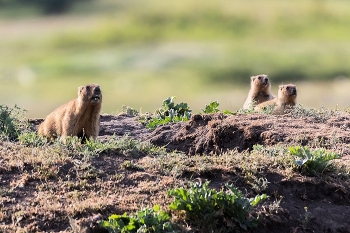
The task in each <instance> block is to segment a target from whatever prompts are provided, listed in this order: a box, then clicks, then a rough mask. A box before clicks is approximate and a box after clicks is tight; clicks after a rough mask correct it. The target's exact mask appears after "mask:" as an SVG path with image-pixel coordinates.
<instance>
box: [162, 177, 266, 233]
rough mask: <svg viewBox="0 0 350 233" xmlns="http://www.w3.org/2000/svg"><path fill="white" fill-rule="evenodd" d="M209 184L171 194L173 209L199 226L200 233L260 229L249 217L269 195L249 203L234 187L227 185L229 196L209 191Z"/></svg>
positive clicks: (174, 191)
mask: <svg viewBox="0 0 350 233" xmlns="http://www.w3.org/2000/svg"><path fill="white" fill-rule="evenodd" d="M208 185H209V182H206V183H204V184H203V185H202V184H200V183H193V184H191V186H190V189H189V190H186V189H184V188H177V189H173V190H169V191H168V195H170V196H173V197H174V198H175V200H174V202H172V203H171V204H170V207H169V208H170V209H171V210H175V211H185V213H186V218H187V220H190V221H193V223H195V224H196V225H198V226H200V228H201V229H200V232H215V231H218V230H219V229H220V230H223V231H230V232H232V231H235V230H236V231H238V230H239V229H242V230H248V228H253V227H256V226H257V223H258V222H257V221H258V220H257V219H256V218H254V217H252V216H251V215H250V213H251V211H252V210H253V208H254V207H255V206H256V205H257V204H259V203H260V202H261V201H263V200H265V199H267V198H268V197H267V195H266V194H263V195H257V196H256V197H255V198H252V199H247V198H245V197H243V195H242V193H241V192H240V191H239V190H238V189H237V188H236V187H234V186H233V185H227V184H226V188H227V190H228V191H227V192H224V191H220V192H217V191H216V190H215V189H209V188H208Z"/></svg>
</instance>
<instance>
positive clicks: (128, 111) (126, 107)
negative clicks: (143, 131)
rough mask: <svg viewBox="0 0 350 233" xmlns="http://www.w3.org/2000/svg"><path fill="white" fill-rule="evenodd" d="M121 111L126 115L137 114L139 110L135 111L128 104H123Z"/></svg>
mask: <svg viewBox="0 0 350 233" xmlns="http://www.w3.org/2000/svg"><path fill="white" fill-rule="evenodd" d="M122 111H123V112H124V113H126V115H128V116H138V115H139V111H137V110H135V109H133V108H131V107H129V106H126V105H123V108H122Z"/></svg>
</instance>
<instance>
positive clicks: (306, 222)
mask: <svg viewBox="0 0 350 233" xmlns="http://www.w3.org/2000/svg"><path fill="white" fill-rule="evenodd" d="M304 210H305V213H304V215H303V217H301V224H302V227H303V229H304V230H306V229H307V226H308V225H309V223H310V220H311V218H312V214H311V213H310V212H308V209H307V206H305V207H304Z"/></svg>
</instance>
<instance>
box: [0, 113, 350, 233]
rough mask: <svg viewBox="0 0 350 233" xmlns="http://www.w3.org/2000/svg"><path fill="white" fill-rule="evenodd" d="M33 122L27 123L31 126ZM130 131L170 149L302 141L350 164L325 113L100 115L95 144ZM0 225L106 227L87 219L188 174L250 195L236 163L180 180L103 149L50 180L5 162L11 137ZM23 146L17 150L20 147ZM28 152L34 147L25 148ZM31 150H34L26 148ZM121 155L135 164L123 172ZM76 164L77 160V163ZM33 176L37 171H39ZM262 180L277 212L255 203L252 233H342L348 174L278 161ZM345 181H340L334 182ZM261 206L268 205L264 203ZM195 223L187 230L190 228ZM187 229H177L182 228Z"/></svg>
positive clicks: (343, 131)
mask: <svg viewBox="0 0 350 233" xmlns="http://www.w3.org/2000/svg"><path fill="white" fill-rule="evenodd" d="M40 122H41V120H40V119H39V120H32V121H31V123H32V126H33V130H34V129H35V128H36V126H37V125H38V123H40ZM125 135H129V136H130V137H131V138H134V139H137V140H140V141H149V142H151V143H152V144H154V145H157V146H164V147H165V148H166V149H167V150H168V151H175V150H176V151H179V152H183V153H185V154H186V155H187V156H189V157H191V156H194V155H211V156H221V154H222V153H224V152H226V151H230V150H238V151H239V152H245V151H247V150H248V151H249V150H251V149H252V147H253V145H255V144H261V145H265V146H273V145H277V144H281V145H282V144H285V145H309V146H311V147H325V148H327V149H330V150H332V151H337V152H339V153H342V155H343V157H342V159H341V161H340V163H341V164H345V165H349V163H350V148H349V145H348V143H349V141H350V115H349V114H346V113H342V114H340V115H337V116H331V117H329V118H327V119H321V120H320V119H315V118H307V117H301V118H296V117H293V116H290V115H288V114H287V115H284V116H272V115H264V114H237V115H224V114H220V113H218V114H213V115H194V116H192V118H191V120H190V121H188V122H182V123H171V124H167V125H163V126H159V127H158V128H156V129H155V130H154V131H151V130H149V129H147V128H146V127H145V126H144V125H143V124H141V123H140V122H139V121H138V118H137V117H132V116H127V115H125V114H121V115H118V116H112V115H103V116H102V117H101V130H100V135H99V140H101V141H107V140H108V139H109V138H110V137H111V136H114V137H123V136H125ZM1 145H2V148H3V149H2V151H1V152H0V155H1V157H0V209H1V212H0V220H1V221H0V231H2V232H23V231H24V232H104V231H103V230H101V229H99V228H98V227H96V226H95V225H94V222H95V221H96V219H98V218H102V219H106V218H107V217H108V216H109V215H110V214H113V213H117V214H123V213H124V212H128V213H133V212H135V211H137V210H139V209H140V208H141V207H145V206H153V205H154V204H161V206H162V208H163V209H167V206H168V204H169V203H170V202H171V201H172V199H171V198H170V197H168V196H167V195H166V191H167V190H168V189H170V188H173V187H178V186H181V184H182V182H183V183H185V182H187V181H191V180H194V179H199V180H211V183H210V186H212V187H213V188H218V189H220V187H223V184H225V183H234V184H235V185H236V186H237V187H238V188H239V189H240V190H242V191H243V192H244V193H246V194H247V196H250V197H251V196H254V195H256V192H254V191H253V190H252V189H251V188H250V187H249V186H248V185H247V183H246V182H245V179H244V175H243V174H242V173H241V172H240V171H241V170H242V168H240V167H239V166H237V167H235V168H234V169H220V168H217V169H213V170H210V171H209V172H203V173H196V172H185V173H183V174H182V175H181V176H180V177H174V176H172V175H167V174H164V173H162V172H158V171H156V170H152V169H147V168H143V167H142V166H141V165H142V163H143V162H144V161H145V160H146V159H147V158H148V156H147V155H126V154H123V153H121V152H119V151H106V152H102V153H101V154H100V155H99V156H97V157H94V158H93V159H91V160H89V161H88V163H86V164H84V162H81V161H80V159H79V158H73V159H66V160H64V161H61V162H60V163H59V164H56V165H58V166H55V167H53V166H52V167H50V166H48V168H49V169H56V170H55V171H54V174H55V175H54V176H52V177H50V176H45V177H46V178H43V179H38V178H37V177H41V176H43V174H42V173H43V172H44V171H43V169H42V166H41V167H40V166H39V167H40V169H41V170H40V169H38V168H37V166H38V165H37V164H36V165H35V166H34V165H33V164H30V163H28V164H22V165H19V164H17V165H16V164H13V163H12V164H10V162H9V159H8V157H7V156H8V155H11V156H18V153H19V151H22V150H25V149H26V148H24V149H23V146H21V145H18V143H9V142H1ZM19 147H21V149H20V150H19V149H18V148H19ZM31 150H35V149H31ZM31 153H34V152H31ZM125 161H128V162H131V163H132V164H134V165H136V166H132V167H128V168H126V167H125V166H123V164H125ZM77 164H78V165H79V166H78V165H77ZM40 172H41V174H40V175H41V176H39V175H38V174H37V173H40ZM261 172H262V173H264V175H265V177H266V179H267V180H268V181H269V182H270V183H269V184H268V187H267V189H266V190H264V191H263V193H266V194H267V195H269V196H270V202H271V203H272V201H273V200H278V199H280V198H281V197H283V198H282V200H281V202H280V206H279V207H278V208H277V209H276V211H275V212H273V213H272V212H271V211H268V210H264V209H260V211H261V212H263V213H265V214H263V215H261V220H260V227H259V228H258V229H255V230H253V231H252V232H272V233H277V232H334V233H335V232H339V233H346V232H350V182H349V174H342V175H343V176H340V175H339V174H338V176H337V178H336V179H335V178H333V177H332V176H331V175H330V178H329V179H327V177H325V176H322V177H308V176H304V175H302V174H300V173H298V172H293V173H292V175H289V176H286V174H285V173H284V172H283V171H281V170H279V169H278V168H276V167H271V169H265V170H263V171H261ZM341 177H343V178H341ZM264 208H267V207H264ZM193 229H195V227H194V228H193ZM184 232H185V231H184Z"/></svg>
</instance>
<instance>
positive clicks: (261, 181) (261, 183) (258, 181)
mask: <svg viewBox="0 0 350 233" xmlns="http://www.w3.org/2000/svg"><path fill="white" fill-rule="evenodd" d="M244 178H245V180H246V182H247V184H249V185H250V186H252V189H253V190H254V191H255V192H257V193H260V192H262V191H264V190H266V189H267V186H268V185H269V183H270V182H269V181H268V180H267V179H266V178H265V177H257V176H256V175H254V174H252V173H251V172H246V173H245V175H244Z"/></svg>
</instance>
